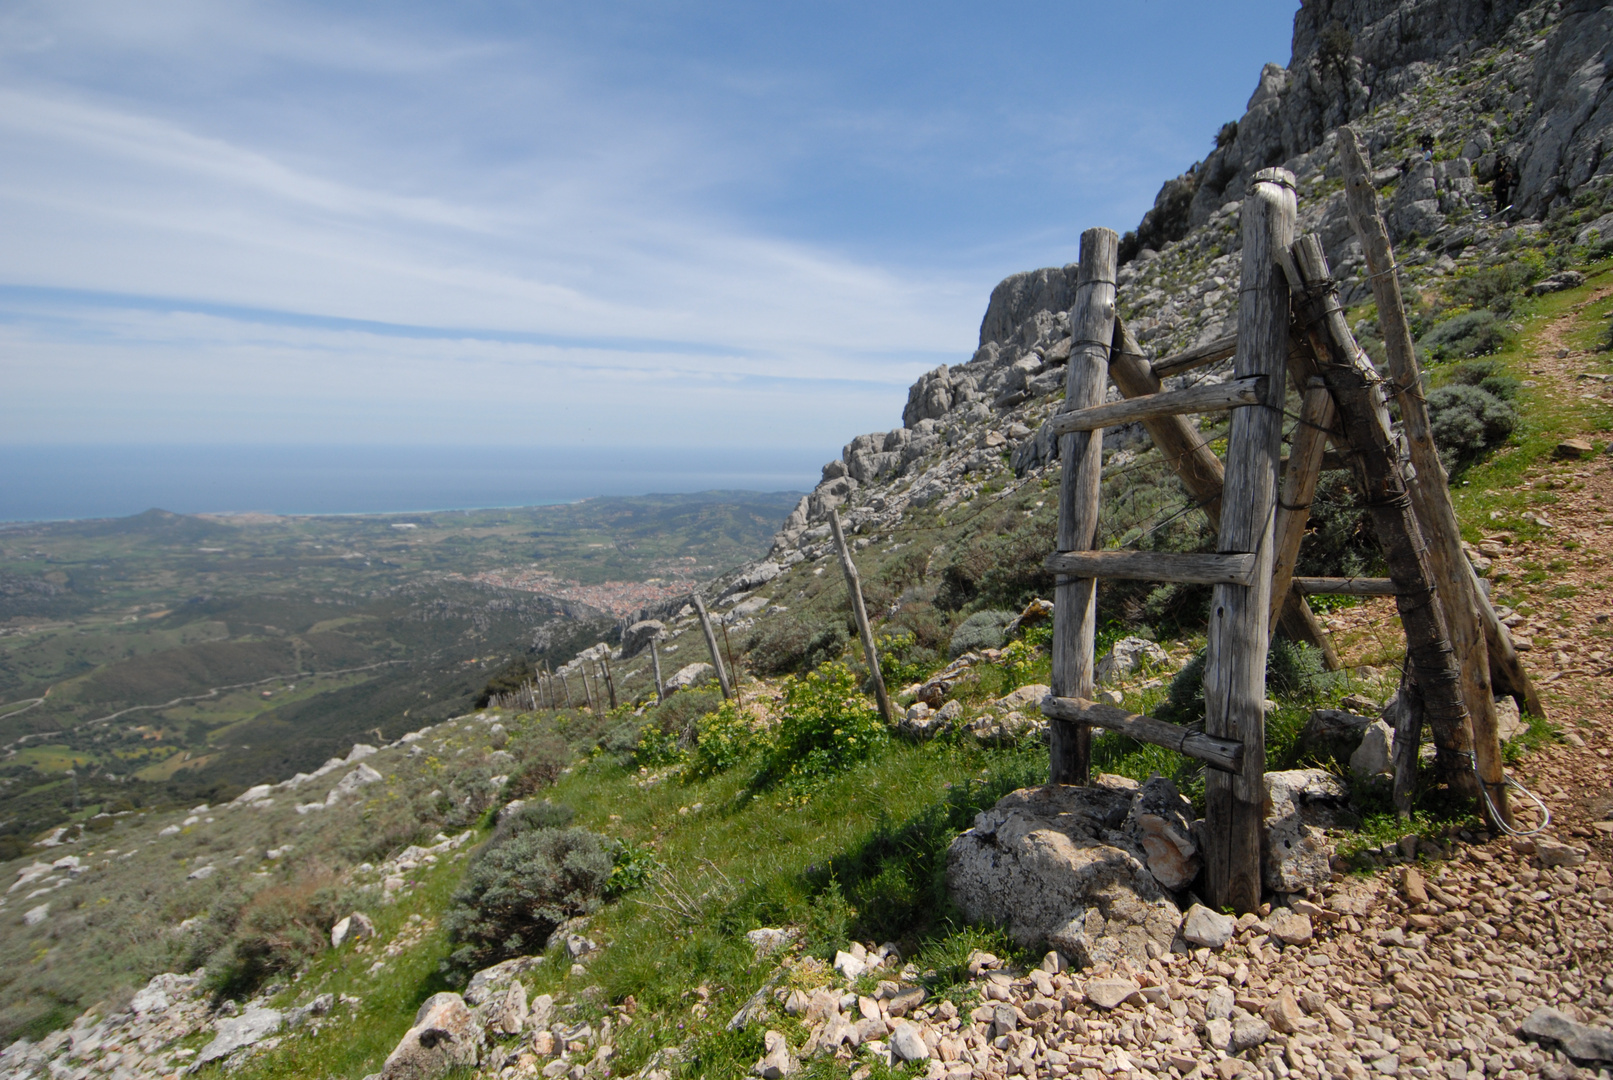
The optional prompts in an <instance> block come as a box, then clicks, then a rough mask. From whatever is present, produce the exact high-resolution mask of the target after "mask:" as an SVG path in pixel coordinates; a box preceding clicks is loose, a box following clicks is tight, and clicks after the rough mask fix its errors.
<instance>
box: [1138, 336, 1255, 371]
mask: <svg viewBox="0 0 1613 1080" xmlns="http://www.w3.org/2000/svg"><path fill="white" fill-rule="evenodd" d="M1237 351H1238V335H1237V334H1228V335H1226V336H1225V337H1218V338H1216V339H1215V340H1214V341H1211V342H1209V343H1207V344H1204V345H1196V346H1194V347H1193V348H1191V349H1187V350H1185V351H1183V352H1179V353H1177V354H1176V355H1174V356H1167V357H1165V358H1164V359H1163V360H1155V361H1154V363H1153V365H1152V366H1153V369H1154V378H1156V379H1168V378H1170V377H1171V376H1172V375H1180V374H1181V373H1182V372H1184V371H1192V370H1193V369H1194V368H1201V367H1207V366H1209V365H1210V364H1213V363H1215V362H1216V361H1218V360H1225V359H1226V358H1227V357H1229V356H1231V355H1232V354H1233V353H1235V352H1237Z"/></svg>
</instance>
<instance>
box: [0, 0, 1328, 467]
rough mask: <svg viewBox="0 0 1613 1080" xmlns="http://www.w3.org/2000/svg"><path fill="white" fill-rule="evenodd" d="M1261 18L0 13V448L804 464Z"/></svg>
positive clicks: (753, 9) (1283, 7) (874, 416)
mask: <svg viewBox="0 0 1613 1080" xmlns="http://www.w3.org/2000/svg"><path fill="white" fill-rule="evenodd" d="M1296 7H1297V4H1296V3H1295V2H1294V0H1282V2H1259V0H1249V2H1238V3H1225V4H1203V3H1177V2H1166V0H1131V2H1127V3H1122V4H1108V3H1105V4H1097V3H1088V2H1084V0H1083V2H1067V3H1063V4H1043V5H1000V4H992V5H986V4H968V5H966V4H955V3H933V2H932V3H926V4H869V3H856V4H852V3H814V4H777V3H774V4H759V3H751V4H737V3H735V4H729V3H701V4H687V3H678V2H660V3H653V4H652V3H636V2H629V3H617V4H610V3H597V2H596V3H590V4H583V3H547V4H505V3H494V2H466V3H455V4H431V5H420V4H411V3H408V2H396V0H393V2H388V3H375V4H352V3H349V4H341V3H326V4H306V5H304V4H294V3H231V2H219V0H196V2H172V3H165V2H143V3H139V4H129V3H127V2H126V0H110V2H72V0H67V2H60V0H57V2H42V3H33V2H16V0H13V2H5V3H0V162H4V164H3V166H0V235H3V236H4V237H5V238H6V239H5V242H4V243H3V244H0V380H3V385H4V386H5V393H4V394H3V395H0V444H6V445H10V446H13V447H19V446H52V445H57V446H67V445H80V446H82V445H108V444H120V445H121V444H139V443H147V444H164V445H171V444H184V443H192V444H222V443H229V444H242V443H247V444H251V443H258V444H265V445H270V444H318V445H338V444H348V445H355V446H366V445H368V446H383V445H387V446H390V445H397V444H399V443H400V442H408V443H414V444H425V445H430V444H440V445H460V446H463V445H476V446H541V445H565V444H573V443H578V442H582V443H587V442H590V441H593V442H596V443H597V442H599V441H600V440H602V439H604V440H610V441H611V442H612V443H613V444H614V445H642V446H656V447H666V448H677V447H712V446H723V445H732V446H734V447H736V448H751V449H757V450H766V451H767V452H768V453H769V454H770V455H773V456H774V458H776V457H777V456H778V455H784V456H785V457H788V456H790V455H793V454H799V455H800V457H801V460H802V462H803V464H804V466H807V467H810V466H815V465H816V464H817V463H819V462H821V461H823V460H824V459H826V458H827V457H829V456H831V455H832V454H833V453H835V452H836V451H837V450H838V447H839V446H840V445H841V444H842V443H844V442H846V441H847V440H849V439H850V438H851V437H852V436H853V435H856V434H858V433H859V432H862V431H868V430H878V429H884V428H888V427H891V426H894V425H896V424H898V423H900V414H901V406H902V404H903V402H904V400H905V390H906V386H907V384H908V383H909V382H910V381H911V380H912V379H913V378H914V377H915V376H916V375H918V374H919V373H920V372H922V371H924V370H926V369H928V368H929V367H932V366H934V365H935V364H938V363H958V362H962V361H963V360H966V359H967V358H968V357H969V355H970V353H971V352H972V351H973V348H974V344H975V339H976V335H977V333H978V328H979V322H980V317H981V314H982V313H983V311H984V309H985V303H986V299H987V296H988V294H989V292H990V289H991V287H992V286H993V285H994V284H995V283H996V282H997V281H998V280H1000V279H1001V278H1002V277H1003V276H1005V275H1006V274H1009V273H1011V272H1014V271H1017V270H1023V269H1030V268H1034V267H1037V266H1045V265H1053V264H1060V263H1064V262H1069V261H1071V260H1073V259H1074V257H1075V253H1076V243H1077V238H1078V237H1079V235H1080V232H1081V230H1082V229H1084V228H1087V227H1090V226H1092V225H1099V224H1102V225H1109V226H1111V227H1113V228H1117V229H1121V230H1124V229H1126V228H1130V227H1132V226H1134V225H1135V224H1136V222H1137V220H1138V218H1139V217H1140V215H1141V214H1142V212H1143V210H1145V209H1146V208H1147V207H1148V206H1149V205H1150V204H1151V203H1152V200H1153V197H1154V194H1155V192H1156V191H1157V190H1158V187H1159V185H1160V183H1161V182H1162V181H1163V180H1165V179H1166V178H1167V177H1169V176H1172V175H1175V174H1176V173H1177V172H1179V171H1181V170H1182V169H1183V168H1185V167H1186V166H1188V165H1189V164H1191V163H1192V162H1193V161H1194V160H1196V159H1198V158H1200V157H1202V156H1203V154H1204V153H1205V152H1206V151H1207V150H1208V149H1209V147H1210V145H1211V140H1212V138H1213V135H1214V133H1215V130H1216V129H1217V127H1219V125H1220V124H1221V123H1222V122H1224V121H1226V120H1228V119H1233V118H1236V117H1237V116H1239V115H1241V113H1242V111H1243V108H1244V104H1245V102H1246V101H1247V99H1248V96H1249V94H1250V93H1251V92H1252V91H1253V89H1254V87H1255V84H1256V81H1257V78H1258V74H1259V71H1260V65H1261V64H1262V63H1264V62H1266V61H1275V62H1278V63H1286V62H1287V59H1288V53H1289V40H1290V35H1291V25H1292V17H1293V11H1294V10H1295V8H1296ZM813 471H815V470H813Z"/></svg>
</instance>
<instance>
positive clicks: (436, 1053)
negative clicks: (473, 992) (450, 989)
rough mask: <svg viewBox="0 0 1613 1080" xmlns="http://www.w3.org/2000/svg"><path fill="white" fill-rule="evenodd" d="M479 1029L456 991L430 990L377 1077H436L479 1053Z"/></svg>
mask: <svg viewBox="0 0 1613 1080" xmlns="http://www.w3.org/2000/svg"><path fill="white" fill-rule="evenodd" d="M481 1049H482V1029H481V1027H480V1026H479V1025H478V1024H477V1023H476V1017H475V1016H474V1015H472V1013H471V1011H470V1009H469V1008H467V1007H466V1005H465V1000H464V998H462V997H460V996H459V995H458V994H449V993H441V994H433V995H431V997H429V998H427V999H426V1000H425V1002H424V1003H423V1004H422V1005H421V1006H420V1009H419V1011H418V1012H416V1013H415V1017H414V1025H413V1026H412V1027H410V1028H409V1030H408V1031H406V1032H404V1035H403V1038H401V1039H399V1040H398V1045H397V1047H396V1048H395V1049H394V1050H393V1051H392V1053H391V1054H390V1055H389V1056H388V1057H387V1059H386V1064H385V1065H383V1066H382V1067H381V1080H439V1078H441V1077H444V1076H447V1075H448V1074H449V1073H450V1072H451V1071H452V1070H454V1069H456V1068H464V1067H467V1066H473V1065H475V1064H476V1062H477V1060H478V1059H479V1058H480V1057H481Z"/></svg>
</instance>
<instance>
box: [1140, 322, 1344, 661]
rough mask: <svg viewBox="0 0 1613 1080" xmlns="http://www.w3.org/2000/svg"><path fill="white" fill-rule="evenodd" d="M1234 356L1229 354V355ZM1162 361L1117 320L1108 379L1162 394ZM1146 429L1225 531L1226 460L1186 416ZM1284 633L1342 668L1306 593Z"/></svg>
mask: <svg viewBox="0 0 1613 1080" xmlns="http://www.w3.org/2000/svg"><path fill="white" fill-rule="evenodd" d="M1222 342H1233V343H1234V346H1235V343H1236V338H1235V336H1234V337H1229V338H1224V339H1221V342H1214V343H1212V344H1214V345H1216V346H1217V347H1220V346H1221V343H1222ZM1228 355H1230V353H1229V354H1228ZM1157 366H1158V365H1155V364H1150V363H1149V362H1148V359H1147V357H1145V356H1144V355H1143V352H1142V347H1141V346H1140V345H1138V344H1137V339H1136V338H1134V337H1132V336H1131V331H1130V330H1128V329H1127V328H1126V325H1125V323H1124V322H1123V321H1122V320H1120V319H1118V318H1117V319H1115V337H1114V348H1113V350H1111V352H1110V354H1109V378H1110V379H1112V380H1114V384H1115V386H1117V387H1119V388H1120V392H1121V393H1122V394H1124V395H1125V396H1126V397H1129V398H1130V397H1141V396H1143V395H1144V394H1157V393H1159V392H1160V391H1161V390H1162V389H1163V387H1162V386H1161V385H1160V381H1159V378H1158V376H1156V375H1155V369H1156V367H1157ZM1143 427H1144V428H1145V429H1146V430H1147V431H1148V435H1149V438H1151V439H1152V440H1153V441H1154V445H1155V446H1157V447H1159V452H1160V454H1161V455H1162V456H1163V457H1164V458H1165V463H1166V464H1167V465H1169V466H1170V467H1171V469H1172V470H1173V471H1174V472H1175V473H1176V476H1177V479H1179V480H1180V481H1181V482H1182V487H1183V488H1185V489H1186V491H1187V494H1188V497H1189V498H1191V499H1192V500H1193V501H1194V502H1196V503H1198V504H1199V506H1200V507H1201V508H1202V509H1203V510H1204V516H1205V517H1207V518H1209V519H1210V528H1211V530H1212V531H1215V532H1220V531H1221V487H1222V484H1223V483H1224V482H1225V479H1226V475H1225V470H1224V469H1223V468H1222V465H1221V459H1220V458H1218V457H1216V456H1215V452H1214V451H1212V450H1211V449H1210V447H1209V446H1208V444H1206V443H1205V441H1204V438H1203V437H1202V436H1201V435H1200V434H1199V431H1198V428H1197V427H1195V426H1194V424H1193V422H1192V421H1191V420H1189V419H1188V418H1186V417H1185V416H1163V417H1158V418H1156V419H1152V420H1144V421H1143ZM1282 627H1283V633H1285V634H1287V635H1288V636H1289V637H1290V638H1292V639H1294V640H1295V641H1303V642H1304V643H1306V644H1307V645H1310V646H1313V647H1314V648H1315V649H1317V651H1319V652H1320V653H1321V654H1322V661H1323V663H1324V664H1326V665H1327V669H1328V670H1329V671H1337V670H1339V668H1341V667H1343V666H1344V664H1343V662H1342V661H1341V660H1340V659H1339V654H1338V652H1337V651H1336V650H1335V649H1334V648H1333V642H1332V641H1330V640H1329V639H1328V636H1327V634H1326V633H1325V632H1323V630H1322V626H1321V624H1320V623H1319V622H1317V620H1316V616H1315V615H1314V614H1312V613H1311V608H1310V605H1309V604H1307V603H1306V602H1305V596H1304V594H1303V593H1298V592H1290V593H1289V594H1288V595H1287V597H1286V598H1285V601H1284V603H1283V606H1282Z"/></svg>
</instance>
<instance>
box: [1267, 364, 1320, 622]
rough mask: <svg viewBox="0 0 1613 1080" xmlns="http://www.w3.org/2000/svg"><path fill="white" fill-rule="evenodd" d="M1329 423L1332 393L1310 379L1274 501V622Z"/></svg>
mask: <svg viewBox="0 0 1613 1080" xmlns="http://www.w3.org/2000/svg"><path fill="white" fill-rule="evenodd" d="M1332 426H1333V397H1332V395H1331V394H1329V393H1328V392H1327V384H1326V383H1324V382H1323V381H1322V380H1321V379H1313V380H1312V381H1311V385H1310V386H1308V387H1306V389H1305V398H1304V403H1303V404H1302V405H1301V406H1300V414H1299V424H1298V426H1297V427H1296V428H1295V429H1294V440H1293V443H1292V444H1291V445H1290V446H1289V449H1288V471H1287V472H1286V473H1285V474H1284V475H1283V494H1282V498H1281V499H1279V500H1278V502H1277V526H1276V540H1275V541H1274V543H1273V556H1272V560H1273V562H1272V571H1271V618H1270V623H1271V625H1273V626H1275V625H1276V624H1277V619H1278V617H1279V615H1280V614H1281V612H1282V607H1283V604H1284V603H1285V602H1286V601H1287V600H1288V598H1289V597H1290V596H1292V595H1294V593H1293V590H1292V589H1291V588H1290V586H1291V585H1292V584H1293V580H1294V565H1295V564H1296V563H1297V562H1298V561H1299V545H1300V543H1301V542H1302V541H1303V540H1304V539H1305V523H1306V522H1307V521H1308V520H1310V514H1311V499H1312V498H1313V497H1314V496H1315V495H1316V482H1317V481H1318V480H1319V479H1320V478H1321V476H1322V455H1323V454H1324V453H1326V451H1327V433H1328V429H1330V428H1331V427H1332Z"/></svg>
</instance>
